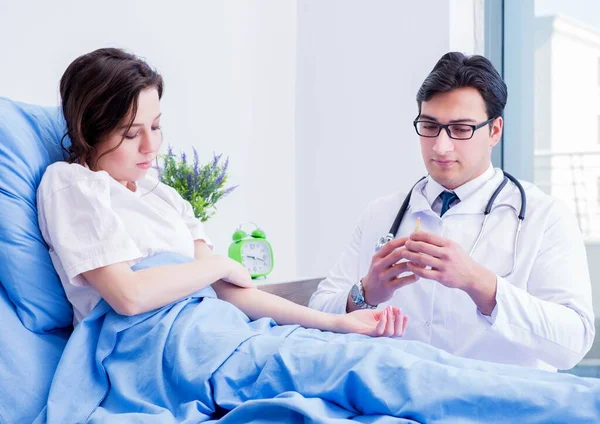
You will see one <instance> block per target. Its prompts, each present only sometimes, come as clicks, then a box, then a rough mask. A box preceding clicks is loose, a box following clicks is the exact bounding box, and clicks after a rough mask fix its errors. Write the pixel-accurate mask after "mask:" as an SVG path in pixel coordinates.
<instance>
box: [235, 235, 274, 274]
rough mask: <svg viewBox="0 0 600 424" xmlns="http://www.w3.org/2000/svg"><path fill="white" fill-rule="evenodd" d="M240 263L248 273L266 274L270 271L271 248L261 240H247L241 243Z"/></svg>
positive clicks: (271, 263)
mask: <svg viewBox="0 0 600 424" xmlns="http://www.w3.org/2000/svg"><path fill="white" fill-rule="evenodd" d="M242 265H244V268H246V269H247V270H248V272H249V273H250V274H253V275H256V274H266V273H268V272H269V271H271V268H272V267H273V262H272V260H271V249H270V248H269V246H268V245H267V243H265V242H263V241H259V240H257V241H249V242H246V243H244V244H243V245H242Z"/></svg>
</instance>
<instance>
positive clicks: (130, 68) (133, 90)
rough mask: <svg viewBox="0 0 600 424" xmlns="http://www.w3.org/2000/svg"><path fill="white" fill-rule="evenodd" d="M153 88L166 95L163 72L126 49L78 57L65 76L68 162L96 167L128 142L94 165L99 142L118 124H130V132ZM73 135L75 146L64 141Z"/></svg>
mask: <svg viewBox="0 0 600 424" xmlns="http://www.w3.org/2000/svg"><path fill="white" fill-rule="evenodd" d="M152 87H154V88H156V90H157V91H158V97H159V99H160V98H162V94H163V78H162V76H161V75H160V74H159V73H158V72H157V71H156V70H154V69H153V68H151V67H150V65H148V64H147V63H146V62H145V61H144V60H142V59H141V58H139V57H137V56H135V55H133V54H131V53H127V52H126V51H124V50H121V49H116V48H103V49H98V50H95V51H93V52H91V53H88V54H84V55H82V56H80V57H78V58H77V59H75V60H74V61H73V63H71V64H70V65H69V67H68V68H67V70H66V71H65V73H64V74H63V76H62V78H61V79H60V97H61V103H62V110H63V114H64V117H65V121H66V123H67V129H66V130H67V131H66V133H65V135H64V136H63V138H62V140H61V145H62V147H63V149H64V150H66V152H67V153H68V158H67V161H68V162H69V163H80V164H83V163H87V164H88V165H89V166H90V168H92V169H94V168H95V167H96V164H97V163H98V160H99V159H100V157H102V156H104V155H106V154H108V153H110V152H112V151H114V150H116V149H118V148H119V146H120V145H121V143H123V140H121V143H119V145H118V146H116V147H115V148H113V149H111V150H109V151H107V152H105V153H103V154H102V155H101V156H100V157H98V158H96V159H95V161H94V163H89V160H90V158H92V157H93V156H94V153H95V152H96V148H97V146H98V144H99V143H100V142H102V141H104V140H105V139H106V138H107V137H108V136H110V135H111V134H112V132H113V131H114V130H115V129H116V128H117V127H119V126H122V125H127V130H129V128H130V127H131V125H132V124H133V120H134V119H135V116H136V113H137V107H138V104H137V99H138V96H139V94H140V92H141V91H142V90H145V89H147V88H152ZM128 117H129V118H128ZM128 119H129V120H128ZM127 120H128V122H127ZM67 136H69V138H70V139H71V146H70V147H69V148H65V147H64V144H63V143H64V140H65V138H66V137H67Z"/></svg>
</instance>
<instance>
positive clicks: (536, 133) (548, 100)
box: [486, 0, 600, 377]
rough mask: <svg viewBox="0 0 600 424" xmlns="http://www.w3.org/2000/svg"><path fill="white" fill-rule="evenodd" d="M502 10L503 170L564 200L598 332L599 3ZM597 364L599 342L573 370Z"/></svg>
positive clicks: (583, 0) (591, 371)
mask: <svg viewBox="0 0 600 424" xmlns="http://www.w3.org/2000/svg"><path fill="white" fill-rule="evenodd" d="M487 1H490V0H486V2H487ZM502 4H503V6H504V21H503V22H504V23H503V25H504V28H503V34H504V38H503V39H502V41H501V44H502V49H501V51H502V53H503V57H502V65H503V72H504V73H503V75H504V79H505V81H506V83H507V85H508V90H509V100H508V102H509V104H507V108H506V111H505V120H506V126H505V133H504V134H505V135H504V138H503V144H502V149H503V153H502V164H503V166H504V168H505V169H506V170H507V171H508V172H512V173H513V174H514V175H515V176H517V177H518V178H522V179H525V180H533V182H534V183H535V184H536V185H537V186H538V187H539V188H540V189H542V190H544V191H545V192H546V193H549V194H551V195H552V196H555V197H557V198H559V199H561V200H563V201H564V202H565V203H566V204H567V205H568V206H569V207H570V208H571V210H572V211H573V214H574V215H575V216H576V218H577V221H578V223H579V226H580V229H581V232H582V234H583V236H584V241H585V247H586V253H587V256H588V264H589V269H590V277H591V280H592V291H593V296H592V300H593V306H594V312H595V314H596V326H597V327H598V326H599V325H600V115H599V111H600V91H599V89H600V2H592V1H587V0H570V1H562V2H559V1H554V0H535V1H514V0H503V1H502ZM592 9H593V10H592ZM486 53H487V52H486ZM511 96H512V99H511ZM578 105H579V106H578ZM594 121H596V122H594ZM574 123H577V125H573V124H574ZM509 125H510V128H509ZM594 131H595V132H594ZM599 363H600V338H599V337H597V338H596V341H595V343H594V346H593V347H592V349H591V351H590V352H589V353H588V354H587V356H586V358H585V359H584V360H583V361H582V363H581V364H579V366H578V367H576V369H575V370H574V371H573V372H575V373H578V374H580V375H586V376H593V377H598V376H600V366H598V364H599ZM594 364H596V365H594Z"/></svg>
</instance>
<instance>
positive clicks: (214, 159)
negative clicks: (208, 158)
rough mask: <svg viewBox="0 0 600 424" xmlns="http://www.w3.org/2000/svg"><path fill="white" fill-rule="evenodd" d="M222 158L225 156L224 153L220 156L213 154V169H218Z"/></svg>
mask: <svg viewBox="0 0 600 424" xmlns="http://www.w3.org/2000/svg"><path fill="white" fill-rule="evenodd" d="M221 156H223V153H221V154H220V155H219V156H217V155H216V154H214V153H213V161H212V168H213V169H215V168H216V167H217V165H218V164H219V161H220V160H221Z"/></svg>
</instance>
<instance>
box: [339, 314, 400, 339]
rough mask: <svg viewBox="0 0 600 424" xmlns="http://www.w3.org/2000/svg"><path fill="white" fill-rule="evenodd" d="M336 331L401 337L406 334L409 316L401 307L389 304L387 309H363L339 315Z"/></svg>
mask: <svg viewBox="0 0 600 424" xmlns="http://www.w3.org/2000/svg"><path fill="white" fill-rule="evenodd" d="M338 320H339V321H338V322H337V325H336V327H335V331H336V332H338V333H359V334H366V335H369V336H374V337H380V336H385V337H400V336H402V335H403V334H404V330H405V329H406V325H407V322H408V317H407V316H406V315H404V314H403V313H402V310H401V309H398V308H396V307H393V306H388V307H387V308H385V309H361V310H358V311H354V312H351V313H349V314H345V315H339V316H338Z"/></svg>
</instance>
